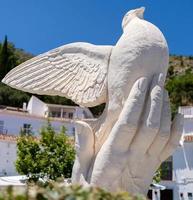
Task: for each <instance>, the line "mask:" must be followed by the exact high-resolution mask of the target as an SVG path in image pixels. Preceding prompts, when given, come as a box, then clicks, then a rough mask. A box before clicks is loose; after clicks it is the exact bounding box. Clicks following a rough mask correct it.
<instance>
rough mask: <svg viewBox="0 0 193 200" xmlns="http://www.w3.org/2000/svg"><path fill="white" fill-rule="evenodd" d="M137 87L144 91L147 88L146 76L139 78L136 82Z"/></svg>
mask: <svg viewBox="0 0 193 200" xmlns="http://www.w3.org/2000/svg"><path fill="white" fill-rule="evenodd" d="M138 88H139V90H141V91H142V92H144V91H145V90H146V88H147V78H141V79H140V80H139V83H138Z"/></svg>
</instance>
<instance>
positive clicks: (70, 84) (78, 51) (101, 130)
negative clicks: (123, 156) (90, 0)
mask: <svg viewBox="0 0 193 200" xmlns="http://www.w3.org/2000/svg"><path fill="white" fill-rule="evenodd" d="M143 13H144V8H143V7H142V8H139V9H135V10H131V11H129V12H128V13H127V14H126V15H125V16H124V18H123V22H122V27H123V34H122V36H121V37H120V39H119V40H118V42H117V44H116V45H115V46H97V45H93V44H88V43H72V44H67V45H64V46H61V47H59V48H56V49H54V50H51V51H48V52H46V53H44V54H41V55H39V56H37V57H35V58H33V59H31V60H29V61H27V62H24V63H22V64H21V65H19V66H18V67H16V68H14V69H13V70H11V71H10V72H9V73H8V74H7V75H6V76H5V78H4V79H3V80H2V82H4V83H5V84H7V85H9V86H11V87H13V88H16V89H19V90H23V91H26V92H30V93H36V94H41V95H44V94H45V95H59V96H64V97H67V98H70V99H72V100H73V101H74V102H75V103H77V104H79V105H81V106H86V107H92V106H96V105H99V104H101V103H104V102H105V103H106V108H105V111H104V113H103V115H102V116H101V117H100V118H99V120H97V121H96V122H93V123H92V124H90V125H91V126H92V127H93V130H94V132H96V135H97V138H98V140H97V141H98V142H97V145H96V149H95V151H96V152H98V151H99V149H100V147H101V144H102V143H103V141H104V140H105V139H106V138H107V136H108V132H109V131H110V130H111V128H112V126H113V123H114V122H115V121H116V120H117V118H118V116H119V114H120V112H121V110H122V107H123V105H124V102H125V100H126V99H127V97H128V95H129V92H130V89H131V87H132V85H133V84H134V82H135V81H136V80H137V79H138V78H139V77H141V76H144V77H147V78H150V79H151V77H152V76H153V75H154V74H155V73H156V74H159V73H162V75H163V76H162V78H163V79H165V76H166V72H167V68H168V47H167V43H166V40H165V38H164V36H163V35H162V33H161V31H160V30H159V29H158V28H157V27H155V26H154V25H153V24H151V23H149V22H147V21H145V20H144V19H143Z"/></svg>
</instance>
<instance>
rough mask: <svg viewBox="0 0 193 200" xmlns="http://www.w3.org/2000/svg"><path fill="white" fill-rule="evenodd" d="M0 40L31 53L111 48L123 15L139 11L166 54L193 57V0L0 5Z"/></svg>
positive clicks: (35, 0)
mask: <svg viewBox="0 0 193 200" xmlns="http://www.w3.org/2000/svg"><path fill="white" fill-rule="evenodd" d="M0 6H1V9H0V41H2V40H3V38H4V36H5V35H6V34H7V35H8V39H9V40H10V41H12V42H13V43H14V44H15V45H16V47H19V48H23V49H25V50H26V51H28V52H31V53H33V54H39V53H43V52H45V51H48V50H50V49H52V48H55V47H58V46H60V45H63V44H66V43H70V42H77V41H82V42H84V41H85V42H90V43H93V44H111V45H112V44H115V43H116V41H117V40H118V38H119V36H120V35H121V33H122V29H121V21H122V17H123V16H124V14H125V13H126V12H127V11H128V10H130V9H133V8H137V7H140V6H145V7H146V11H145V19H147V20H148V21H151V22H152V23H154V24H155V25H157V26H158V27H159V28H160V29H161V30H162V32H163V33H164V35H165V37H166V39H167V41H168V45H169V49H170V53H171V54H176V55H193V0H0Z"/></svg>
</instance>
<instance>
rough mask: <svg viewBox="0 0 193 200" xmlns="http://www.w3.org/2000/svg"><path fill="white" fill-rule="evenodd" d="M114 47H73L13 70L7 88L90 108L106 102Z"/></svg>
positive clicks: (61, 48) (59, 50) (88, 45)
mask: <svg viewBox="0 0 193 200" xmlns="http://www.w3.org/2000/svg"><path fill="white" fill-rule="evenodd" d="M111 50H112V46H96V45H92V44H88V43H72V44H68V45H64V46H61V47H59V48H56V49H54V50H51V51H48V52H47V53H44V54H41V55H39V56H37V57H35V58H33V59H31V60H29V61H27V62H24V63H22V64H21V65H19V66H17V67H16V68H14V69H13V70H11V71H10V72H9V73H8V74H7V75H6V76H5V78H4V79H3V80H2V82H4V83H5V84H7V85H9V86H11V87H13V88H16V89H19V90H23V91H26V92H30V93H36V94H46V95H59V96H64V97H67V98H70V99H72V100H73V101H74V102H75V103H77V104H79V105H83V106H87V107H92V106H95V105H99V104H101V103H103V102H105V100H106V95H107V70H108V64H109V58H110V54H111Z"/></svg>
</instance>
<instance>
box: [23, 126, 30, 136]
mask: <svg viewBox="0 0 193 200" xmlns="http://www.w3.org/2000/svg"><path fill="white" fill-rule="evenodd" d="M23 132H24V133H26V134H30V133H31V124H23Z"/></svg>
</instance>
